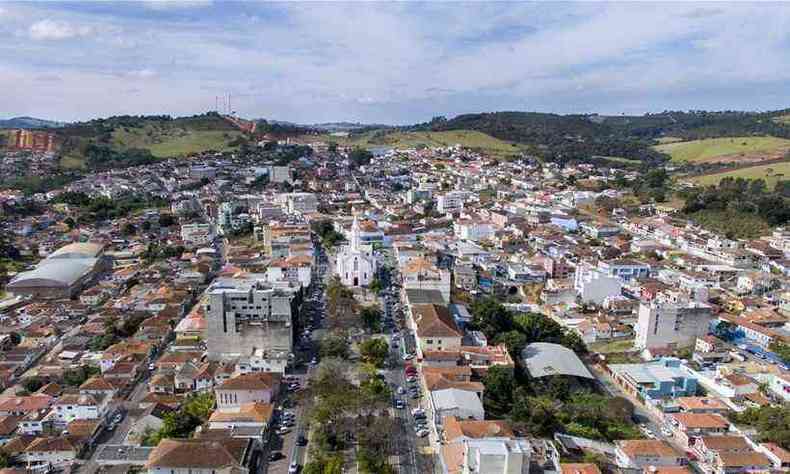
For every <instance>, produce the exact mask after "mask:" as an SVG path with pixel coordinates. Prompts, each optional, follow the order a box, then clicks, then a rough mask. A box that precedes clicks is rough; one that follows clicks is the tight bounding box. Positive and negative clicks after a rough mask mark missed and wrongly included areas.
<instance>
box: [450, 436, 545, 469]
mask: <svg viewBox="0 0 790 474" xmlns="http://www.w3.org/2000/svg"><path fill="white" fill-rule="evenodd" d="M531 451H532V448H531V446H530V444H529V441H528V440H526V439H523V438H521V439H511V438H480V439H466V440H464V441H463V454H464V460H463V465H462V471H461V472H462V473H463V474H528V473H529V461H530V453H531Z"/></svg>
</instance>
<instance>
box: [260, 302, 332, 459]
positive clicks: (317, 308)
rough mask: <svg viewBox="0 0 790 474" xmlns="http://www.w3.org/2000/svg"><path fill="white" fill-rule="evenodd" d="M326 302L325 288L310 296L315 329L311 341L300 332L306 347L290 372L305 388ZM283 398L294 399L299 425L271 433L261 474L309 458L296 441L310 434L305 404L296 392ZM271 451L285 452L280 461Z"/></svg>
mask: <svg viewBox="0 0 790 474" xmlns="http://www.w3.org/2000/svg"><path fill="white" fill-rule="evenodd" d="M309 296H314V297H318V298H317V300H315V301H310V299H309ZM324 304H325V301H324V289H323V288H322V287H317V288H316V289H315V290H314V291H313V292H312V295H308V299H307V300H306V301H305V303H304V305H303V314H304V315H306V316H307V318H306V322H308V323H309V324H312V326H313V328H314V330H313V333H312V337H311V338H310V341H309V342H306V341H307V340H306V338H304V337H303V335H302V334H300V335H299V337H300V338H301V341H303V342H302V349H301V350H300V349H298V348H297V349H296V351H295V354H296V356H297V357H296V361H297V364H296V365H295V367H294V368H293V369H292V370H289V371H288V372H287V374H288V375H292V376H295V377H297V378H298V379H299V382H300V386H301V387H302V388H304V387H305V386H306V385H307V381H308V380H309V378H310V374H311V371H312V367H310V366H309V365H308V362H310V360H311V359H312V358H313V357H316V356H317V354H318V344H317V343H316V341H317V340H318V339H319V338H320V335H321V333H322V332H323V330H322V329H320V328H321V327H322V324H323V321H322V319H323V317H324V316H325V313H324V311H325V307H324ZM283 399H284V400H288V401H289V402H291V403H289V404H290V405H291V408H288V410H289V411H292V412H293V413H294V415H295V418H296V424H295V426H294V427H292V428H291V430H290V431H289V432H288V433H286V434H284V435H280V434H277V433H271V434H270V438H269V441H268V442H267V443H266V445H265V446H264V450H263V454H262V455H261V457H260V464H259V466H258V472H260V473H261V474H286V473H287V472H288V467H289V465H290V464H291V463H292V462H294V461H295V462H296V463H297V464H299V465H300V466H302V467H303V466H304V464H305V463H306V461H307V459H306V458H307V450H308V446H299V445H298V444H297V443H296V440H297V439H298V437H299V436H300V435H301V436H304V437H305V438H307V437H308V425H307V423H306V420H305V416H304V414H305V406H304V403H303V402H300V401H299V397H298V396H296V395H295V394H294V393H293V392H288V394H287V395H285V396H284V397H283ZM280 414H281V412H280V411H279V410H277V411H276V412H275V420H276V421H279V417H280ZM271 452H280V453H282V455H283V458H282V459H280V460H278V461H269V454H270V453H271Z"/></svg>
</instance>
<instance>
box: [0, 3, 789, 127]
mask: <svg viewBox="0 0 790 474" xmlns="http://www.w3.org/2000/svg"><path fill="white" fill-rule="evenodd" d="M226 93H230V94H231V96H232V104H233V109H234V110H235V111H236V112H237V113H238V114H240V115H242V116H245V117H265V118H275V119H279V120H291V121H297V122H322V121H338V120H350V121H364V122H380V123H411V122H417V121H424V120H428V119H430V118H431V117H432V116H435V115H447V116H452V115H456V114H460V113H466V112H478V111H493V110H530V111H532V110H536V111H547V112H559V113H576V112H579V113H586V112H601V113H608V114H616V113H642V112H649V111H661V110H665V109H684V110H685V109H703V108H704V109H749V110H764V109H776V108H785V107H790V4H786V3H785V4H781V3H773V4H769V3H756V4H748V3H737V4H728V3H712V2H702V3H693V2H682V3H667V2H662V3H655V4H653V3H643V2H642V3H596V2H585V3H556V2H551V3H548V2H540V3H516V2H506V3H491V2H485V3H482V2H477V3H461V2H433V3H408V2H401V3H359V2H354V3H337V2H332V3H305V2H294V3H257V2H251V1H246V2H238V3H237V2H228V1H221V0H214V1H210V0H198V1H178V0H170V1H164V0H162V1H137V2H128V3H124V2H115V1H113V2H99V1H92V2H80V3H56V2H51V1H36V2H25V3H14V2H8V1H2V2H0V117H10V116H17V115H32V116H36V117H42V118H51V119H59V120H81V119H88V118H93V117H97V116H107V115H114V114H162V113H165V114H172V115H183V114H193V113H200V112H203V111H206V110H210V109H213V108H214V106H215V103H216V100H215V98H216V97H217V96H222V95H224V94H226Z"/></svg>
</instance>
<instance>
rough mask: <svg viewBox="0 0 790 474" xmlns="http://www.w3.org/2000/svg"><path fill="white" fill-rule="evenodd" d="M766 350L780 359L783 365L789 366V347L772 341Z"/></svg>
mask: <svg viewBox="0 0 790 474" xmlns="http://www.w3.org/2000/svg"><path fill="white" fill-rule="evenodd" d="M768 349H769V350H770V351H771V352H773V353H774V354H776V355H777V356H779V358H780V359H782V362H784V363H785V364H790V345H788V344H785V343H783V342H779V341H774V342H772V343H771V345H770V346H768Z"/></svg>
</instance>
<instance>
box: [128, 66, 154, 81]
mask: <svg viewBox="0 0 790 474" xmlns="http://www.w3.org/2000/svg"><path fill="white" fill-rule="evenodd" d="M128 75H129V76H131V77H136V78H138V79H151V78H152V77H156V76H157V73H156V71H154V70H153V69H149V68H145V69H138V70H136V71H132V72H130V73H129V74H128Z"/></svg>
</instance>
